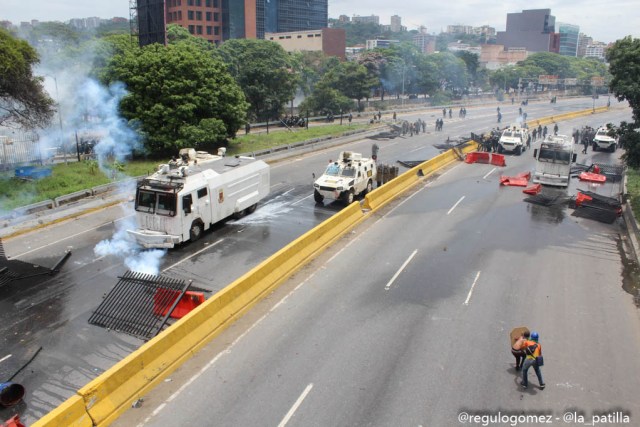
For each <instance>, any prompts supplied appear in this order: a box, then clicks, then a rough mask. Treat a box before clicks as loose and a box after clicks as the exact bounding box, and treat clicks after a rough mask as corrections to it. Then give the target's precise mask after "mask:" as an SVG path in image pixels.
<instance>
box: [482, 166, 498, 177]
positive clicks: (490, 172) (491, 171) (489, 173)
mask: <svg viewBox="0 0 640 427" xmlns="http://www.w3.org/2000/svg"><path fill="white" fill-rule="evenodd" d="M494 170H496V168H493V169H491V170H490V171H489V172H487V174H486V175H485V176H483V177H482V179H487V177H488V176H489V175H491V174H492V173H493V171H494Z"/></svg>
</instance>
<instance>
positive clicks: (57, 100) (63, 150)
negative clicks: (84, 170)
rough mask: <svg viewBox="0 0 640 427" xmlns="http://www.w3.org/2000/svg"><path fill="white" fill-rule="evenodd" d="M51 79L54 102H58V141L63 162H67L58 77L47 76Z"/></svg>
mask: <svg viewBox="0 0 640 427" xmlns="http://www.w3.org/2000/svg"><path fill="white" fill-rule="evenodd" d="M49 77H51V78H52V79H53V83H54V84H55V86H56V103H57V104H58V123H59V124H60V141H61V142H62V152H63V154H64V164H65V165H66V164H67V146H66V144H65V142H64V140H63V131H62V113H61V112H60V95H59V94H58V79H57V78H56V76H49Z"/></svg>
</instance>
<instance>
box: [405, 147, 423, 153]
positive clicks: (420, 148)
mask: <svg viewBox="0 0 640 427" xmlns="http://www.w3.org/2000/svg"><path fill="white" fill-rule="evenodd" d="M424 149H425V147H418V148H414V149H413V150H409V152H410V153H413V152H414V151H420V150H424Z"/></svg>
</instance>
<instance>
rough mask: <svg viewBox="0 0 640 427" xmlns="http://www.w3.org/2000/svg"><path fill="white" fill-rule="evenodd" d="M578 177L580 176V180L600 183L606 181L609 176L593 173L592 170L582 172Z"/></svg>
mask: <svg viewBox="0 0 640 427" xmlns="http://www.w3.org/2000/svg"><path fill="white" fill-rule="evenodd" d="M578 178H580V181H589V182H598V183H604V182H605V181H606V180H607V177H606V176H604V175H600V174H597V173H591V172H582V173H581V174H580V175H579V176H578Z"/></svg>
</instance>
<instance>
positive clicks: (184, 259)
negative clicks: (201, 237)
mask: <svg viewBox="0 0 640 427" xmlns="http://www.w3.org/2000/svg"><path fill="white" fill-rule="evenodd" d="M223 241H224V239H220V240H217V241H215V242H213V243H212V244H210V245H209V246H207V247H205V248H202V249H200V250H199V251H198V252H194V253H192V254H191V255H189V256H188V257H185V258H182V259H181V260H180V261H178V262H176V263H175V264H171V265H170V266H169V267H167V268H165V269H164V270H162V272H163V273H164V272H166V271H168V270H171V269H172V268H173V267H176V266H178V265H180V264H182V263H183V262H185V261H186V260H188V259H190V258H193V257H194V256H196V255H198V254H200V253H202V252H204V251H206V250H208V249H211V248H212V247H214V246H216V245H217V244H218V243H221V242H223Z"/></svg>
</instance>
